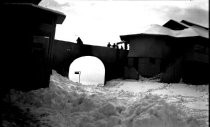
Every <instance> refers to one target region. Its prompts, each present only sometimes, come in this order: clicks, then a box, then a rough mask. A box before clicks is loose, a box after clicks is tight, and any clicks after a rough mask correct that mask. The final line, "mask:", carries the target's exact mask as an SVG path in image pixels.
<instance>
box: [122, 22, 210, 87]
mask: <svg viewBox="0 0 210 127" xmlns="http://www.w3.org/2000/svg"><path fill="white" fill-rule="evenodd" d="M185 22H187V21H185ZM185 22H183V21H182V22H176V21H174V20H170V21H169V22H167V23H166V24H164V25H163V26H160V25H151V27H150V28H149V29H147V30H146V31H145V32H144V33H141V34H133V35H122V36H120V38H121V40H122V41H124V42H125V43H128V44H129V45H130V50H129V53H128V65H129V66H132V67H133V68H132V69H131V70H132V71H133V70H134V68H135V70H136V71H133V73H131V72H126V73H127V74H125V75H126V77H129V78H134V79H136V77H137V76H138V75H141V76H144V77H153V76H156V75H158V74H161V81H163V82H179V81H180V79H183V81H184V82H187V83H193V84H202V83H209V79H208V78H207V75H209V71H208V66H209V43H208V41H209V37H208V28H205V27H201V26H199V25H196V24H195V25H193V23H189V22H187V23H185ZM188 24H190V25H188ZM136 72H137V73H136ZM128 73H129V74H130V76H128ZM131 75H132V76H131Z"/></svg>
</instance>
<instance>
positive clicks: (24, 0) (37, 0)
mask: <svg viewBox="0 0 210 127" xmlns="http://www.w3.org/2000/svg"><path fill="white" fill-rule="evenodd" d="M41 1H42V0H1V3H32V4H36V5H38V4H39V3H40V2H41Z"/></svg>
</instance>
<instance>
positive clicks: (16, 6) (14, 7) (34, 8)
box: [3, 3, 66, 24]
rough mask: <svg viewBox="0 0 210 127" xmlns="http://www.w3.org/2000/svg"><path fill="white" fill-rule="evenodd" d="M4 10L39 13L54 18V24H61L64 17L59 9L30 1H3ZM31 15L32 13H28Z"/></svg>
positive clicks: (16, 12)
mask: <svg viewBox="0 0 210 127" xmlns="http://www.w3.org/2000/svg"><path fill="white" fill-rule="evenodd" d="M3 5H4V6H3V7H4V11H5V13H6V14H8V15H10V14H14V13H15V14H19V13H21V14H25V15H26V13H23V12H26V11H27V12H28V13H29V14H30V13H36V14H39V15H40V16H48V17H49V16H50V17H53V19H55V22H56V24H62V23H63V21H64V19H65V18H66V16H65V14H64V13H62V12H59V11H55V10H52V9H48V8H45V7H41V6H39V5H35V4H32V3H4V4H3ZM30 15H31V16H33V15H34V14H30Z"/></svg>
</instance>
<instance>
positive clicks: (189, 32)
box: [120, 20, 209, 41]
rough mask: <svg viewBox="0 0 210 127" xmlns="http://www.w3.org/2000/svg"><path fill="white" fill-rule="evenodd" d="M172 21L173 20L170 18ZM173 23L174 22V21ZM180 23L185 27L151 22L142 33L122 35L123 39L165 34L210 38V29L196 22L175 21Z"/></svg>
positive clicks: (178, 36)
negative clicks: (173, 26) (171, 26)
mask: <svg viewBox="0 0 210 127" xmlns="http://www.w3.org/2000/svg"><path fill="white" fill-rule="evenodd" d="M170 21H171V20H170ZM172 23H173V22H172ZM175 23H179V24H180V25H181V26H183V29H180V30H175V29H171V28H170V27H169V28H168V27H165V26H164V25H163V26H161V25H158V24H151V25H149V26H147V27H146V29H145V31H144V32H142V33H140V34H131V35H122V36H120V38H121V40H123V41H128V40H129V39H130V38H131V37H136V36H140V35H143V34H144V35H145V34H148V35H165V36H171V37H177V38H181V37H195V36H200V37H203V38H207V39H208V38H209V30H208V28H205V27H202V26H199V25H196V24H195V25H194V24H192V23H191V24H190V25H188V24H185V22H175Z"/></svg>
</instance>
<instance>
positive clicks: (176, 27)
mask: <svg viewBox="0 0 210 127" xmlns="http://www.w3.org/2000/svg"><path fill="white" fill-rule="evenodd" d="M163 26H164V27H166V28H170V29H172V30H183V29H186V28H188V27H187V26H186V25H184V24H181V23H179V22H177V21H175V20H172V19H170V20H169V21H168V22H166V23H165V24H163Z"/></svg>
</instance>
